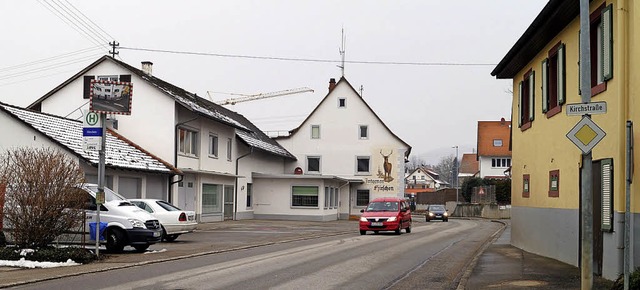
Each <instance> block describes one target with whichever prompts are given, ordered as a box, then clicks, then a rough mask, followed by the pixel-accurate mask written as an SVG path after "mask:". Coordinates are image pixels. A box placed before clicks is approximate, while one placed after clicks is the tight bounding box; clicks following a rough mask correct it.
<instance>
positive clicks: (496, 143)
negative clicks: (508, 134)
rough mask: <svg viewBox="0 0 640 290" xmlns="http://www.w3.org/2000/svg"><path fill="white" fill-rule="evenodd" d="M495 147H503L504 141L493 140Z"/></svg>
mask: <svg viewBox="0 0 640 290" xmlns="http://www.w3.org/2000/svg"><path fill="white" fill-rule="evenodd" d="M493 147H502V139H493Z"/></svg>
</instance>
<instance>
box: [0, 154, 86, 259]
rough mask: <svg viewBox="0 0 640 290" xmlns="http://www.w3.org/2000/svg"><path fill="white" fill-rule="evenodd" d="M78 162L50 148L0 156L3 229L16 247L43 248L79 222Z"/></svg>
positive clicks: (81, 177)
mask: <svg viewBox="0 0 640 290" xmlns="http://www.w3.org/2000/svg"><path fill="white" fill-rule="evenodd" d="M83 182H84V173H83V172H82V170H81V169H80V165H79V164H78V162H76V161H74V160H72V159H71V158H69V157H68V156H67V155H65V154H64V153H62V152H61V151H56V150H53V149H46V148H40V149H34V148H18V149H14V150H8V151H7V152H6V153H5V154H4V156H0V183H2V184H4V185H5V186H6V196H5V198H6V201H5V202H6V206H5V209H4V215H5V221H6V224H5V225H4V226H5V227H6V228H11V229H12V230H13V231H12V236H13V241H14V243H15V244H16V246H17V247H18V248H35V249H38V248H45V247H46V246H47V245H49V244H50V243H51V242H52V241H53V240H55V238H56V237H57V236H59V235H60V234H62V233H64V232H66V231H68V230H69V229H71V228H73V227H75V226H77V225H78V224H79V223H80V222H82V213H83V211H82V207H83V205H84V201H85V199H86V193H84V192H83V191H82V190H81V189H80V188H78V187H77V186H78V185H79V184H82V183H83Z"/></svg>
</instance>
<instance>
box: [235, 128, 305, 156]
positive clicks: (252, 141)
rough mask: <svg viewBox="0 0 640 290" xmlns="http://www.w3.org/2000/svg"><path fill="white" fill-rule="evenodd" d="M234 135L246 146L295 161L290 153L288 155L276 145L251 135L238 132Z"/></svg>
mask: <svg viewBox="0 0 640 290" xmlns="http://www.w3.org/2000/svg"><path fill="white" fill-rule="evenodd" d="M236 135H238V137H239V138H240V139H242V140H243V141H244V142H246V143H247V145H249V146H251V147H255V148H259V149H262V150H264V151H267V152H269V153H272V154H276V155H280V156H284V157H289V158H294V159H295V157H294V156H293V155H292V154H291V153H289V151H287V150H285V149H284V148H282V146H277V145H274V144H271V143H268V142H265V141H262V140H260V139H258V138H256V137H254V135H253V134H251V133H248V132H242V131H238V132H236Z"/></svg>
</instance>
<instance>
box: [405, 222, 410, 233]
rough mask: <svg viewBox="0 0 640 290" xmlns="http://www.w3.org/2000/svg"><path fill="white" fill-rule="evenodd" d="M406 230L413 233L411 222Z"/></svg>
mask: <svg viewBox="0 0 640 290" xmlns="http://www.w3.org/2000/svg"><path fill="white" fill-rule="evenodd" d="M405 231H406V232H407V234H408V233H411V224H409V226H408V227H407V228H406V229H405Z"/></svg>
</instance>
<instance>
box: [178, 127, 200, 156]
mask: <svg viewBox="0 0 640 290" xmlns="http://www.w3.org/2000/svg"><path fill="white" fill-rule="evenodd" d="M182 131H184V132H185V134H186V135H185V139H184V140H183V139H182V136H181V135H182ZM183 143H184V144H183ZM186 143H190V144H189V145H190V146H189V149H188V150H187V146H186V145H187V144H186ZM177 146H178V153H179V154H180V155H184V156H191V157H194V156H195V157H197V156H198V131H196V130H192V129H189V128H185V127H180V128H178V144H177Z"/></svg>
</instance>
